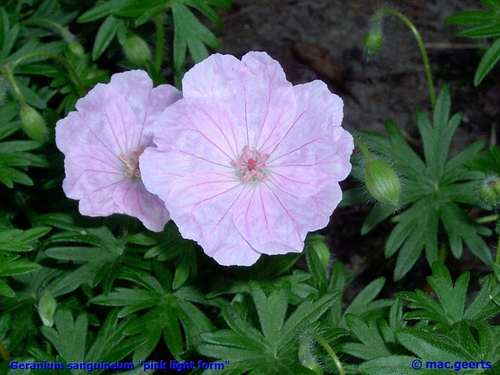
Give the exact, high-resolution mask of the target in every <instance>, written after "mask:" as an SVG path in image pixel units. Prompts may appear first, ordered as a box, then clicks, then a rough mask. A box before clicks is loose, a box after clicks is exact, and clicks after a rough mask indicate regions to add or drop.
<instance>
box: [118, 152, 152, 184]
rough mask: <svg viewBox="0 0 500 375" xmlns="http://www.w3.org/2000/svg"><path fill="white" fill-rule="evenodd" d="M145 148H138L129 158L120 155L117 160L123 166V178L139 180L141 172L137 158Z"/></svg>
mask: <svg viewBox="0 0 500 375" xmlns="http://www.w3.org/2000/svg"><path fill="white" fill-rule="evenodd" d="M145 148H146V147H144V146H140V147H139V148H138V149H137V150H135V151H132V153H131V154H130V157H128V156H127V155H125V154H120V156H119V158H120V160H121V161H122V162H123V164H125V173H124V175H125V177H127V178H141V171H140V169H139V156H141V154H142V152H143V151H144V150H145Z"/></svg>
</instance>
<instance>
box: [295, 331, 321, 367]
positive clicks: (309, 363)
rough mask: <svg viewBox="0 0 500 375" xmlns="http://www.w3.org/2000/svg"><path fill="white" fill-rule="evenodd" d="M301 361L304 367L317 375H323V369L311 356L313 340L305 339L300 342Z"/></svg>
mask: <svg viewBox="0 0 500 375" xmlns="http://www.w3.org/2000/svg"><path fill="white" fill-rule="evenodd" d="M299 360H300V363H301V364H302V366H305V367H307V368H308V369H310V370H313V371H314V372H315V373H316V374H317V375H323V374H324V373H323V369H322V368H321V366H320V365H319V363H318V362H317V361H316V360H315V359H314V357H313V356H312V354H311V339H310V338H309V337H304V338H302V340H300V346H299Z"/></svg>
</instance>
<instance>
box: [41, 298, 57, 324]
mask: <svg viewBox="0 0 500 375" xmlns="http://www.w3.org/2000/svg"><path fill="white" fill-rule="evenodd" d="M56 307H57V302H56V300H55V298H54V297H52V295H51V294H50V293H49V291H47V290H46V291H45V294H44V295H43V296H42V298H40V302H39V303H38V315H39V316H40V319H42V323H43V325H44V326H46V327H52V326H53V325H54V313H55V312H56Z"/></svg>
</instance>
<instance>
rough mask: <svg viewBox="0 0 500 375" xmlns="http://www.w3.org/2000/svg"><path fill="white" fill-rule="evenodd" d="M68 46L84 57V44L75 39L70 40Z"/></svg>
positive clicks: (77, 54)
mask: <svg viewBox="0 0 500 375" xmlns="http://www.w3.org/2000/svg"><path fill="white" fill-rule="evenodd" d="M68 48H69V50H70V51H71V52H73V53H74V54H75V55H76V56H78V57H83V55H85V50H84V49H83V46H82V45H81V44H80V43H78V42H75V41H73V42H69V43H68Z"/></svg>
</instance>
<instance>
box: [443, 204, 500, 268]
mask: <svg viewBox="0 0 500 375" xmlns="http://www.w3.org/2000/svg"><path fill="white" fill-rule="evenodd" d="M439 214H440V218H441V221H442V222H443V225H444V227H445V229H446V232H447V233H448V236H449V238H450V248H451V251H452V253H453V255H454V256H455V257H456V258H459V257H461V256H462V241H463V242H465V243H466V244H467V246H468V247H469V249H470V250H471V251H472V253H473V254H474V255H475V256H477V257H478V258H479V259H481V260H482V261H483V262H484V263H485V264H491V263H492V262H493V258H492V256H491V251H490V248H489V246H488V244H487V243H486V242H485V241H484V240H483V238H482V237H481V234H483V235H484V231H483V229H484V227H482V226H481V225H479V224H476V223H475V222H474V221H472V220H471V219H470V218H469V217H468V216H467V215H466V214H465V213H464V212H463V211H462V210H461V209H460V208H459V207H458V205H456V204H454V203H449V204H447V205H443V206H441V208H440V210H439Z"/></svg>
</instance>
